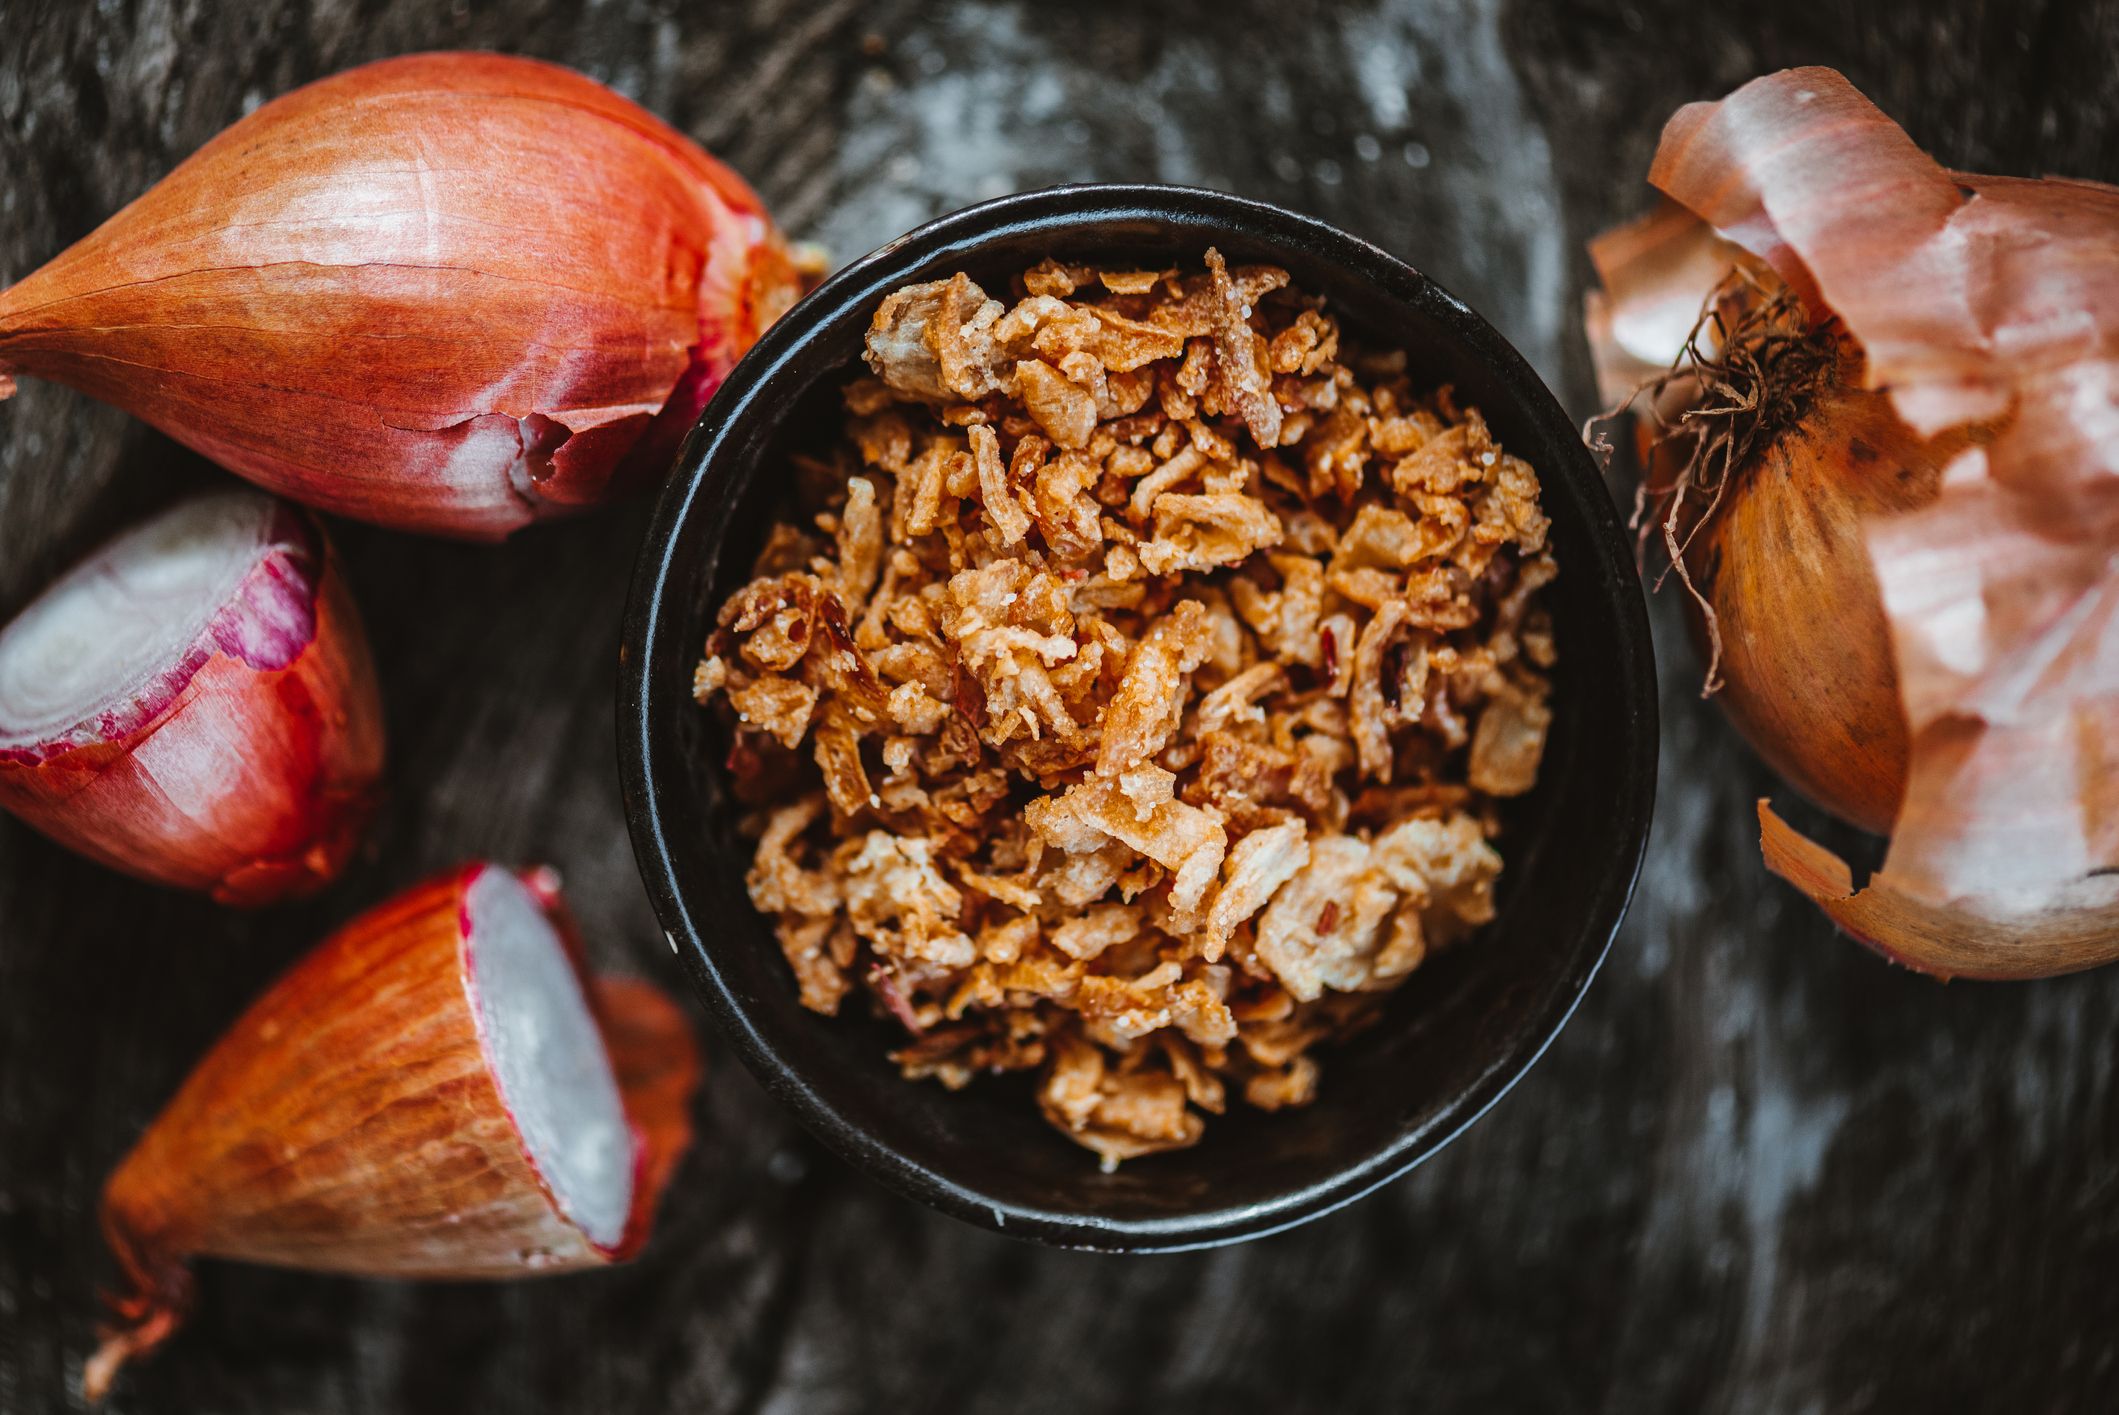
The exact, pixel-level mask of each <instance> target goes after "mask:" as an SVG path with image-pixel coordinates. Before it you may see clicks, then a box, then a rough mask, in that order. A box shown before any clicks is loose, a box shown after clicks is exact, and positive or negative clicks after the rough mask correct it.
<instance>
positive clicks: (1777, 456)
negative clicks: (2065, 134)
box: [1589, 69, 2119, 977]
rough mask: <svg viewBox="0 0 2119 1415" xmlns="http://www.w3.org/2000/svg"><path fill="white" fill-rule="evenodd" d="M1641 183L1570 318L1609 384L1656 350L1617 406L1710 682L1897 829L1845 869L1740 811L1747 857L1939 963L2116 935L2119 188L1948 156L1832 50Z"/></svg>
mask: <svg viewBox="0 0 2119 1415" xmlns="http://www.w3.org/2000/svg"><path fill="white" fill-rule="evenodd" d="M1650 179H1651V180H1652V181H1653V182H1655V183H1656V185H1658V186H1660V187H1661V188H1662V189H1663V190H1664V191H1665V192H1666V193H1667V194H1668V195H1669V196H1671V197H1672V198H1674V199H1675V200H1676V202H1677V203H1679V207H1680V208H1683V209H1682V210H1681V209H1679V208H1666V209H1665V210H1664V211H1661V212H1658V213H1656V214H1654V215H1652V216H1650V217H1649V218H1647V219H1645V220H1643V221H1641V222H1638V223H1635V225H1633V226H1632V227H1629V228H1626V229H1624V230H1622V231H1619V232H1615V233H1612V234H1611V235H1610V236H1608V237H1606V238H1604V239H1602V240H1600V241H1599V242H1598V243H1597V245H1596V247H1594V248H1593V255H1594V256H1595V257H1596V259H1597V263H1598V266H1599V269H1600V273H1601V274H1602V275H1603V276H1604V279H1605V285H1606V296H1605V297H1604V298H1602V299H1599V300H1595V301H1593V302H1592V305H1591V308H1590V311H1589V319H1590V327H1591V332H1592V337H1593V338H1594V339H1595V340H1596V341H1597V342H1598V345H1599V348H1598V350H1597V354H1598V359H1597V362H1598V369H1599V374H1600V378H1601V379H1602V380H1604V381H1605V383H1606V386H1607V389H1608V388H1609V387H1610V385H1611V384H1612V383H1614V382H1618V381H1621V380H1624V379H1626V378H1628V377H1629V376H1633V375H1639V374H1641V373H1643V372H1644V371H1647V370H1650V369H1652V368H1654V367H1655V366H1656V365H1657V364H1659V363H1660V364H1662V365H1663V366H1664V371H1663V372H1661V373H1655V374H1652V375H1651V376H1650V378H1649V379H1648V382H1647V385H1646V387H1645V388H1642V389H1636V390H1629V391H1628V392H1627V393H1626V395H1625V396H1626V398H1627V399H1628V400H1629V401H1630V400H1632V399H1634V398H1635V397H1636V394H1637V393H1638V392H1645V393H1646V394H1647V396H1646V398H1645V399H1642V400H1641V406H1643V407H1644V408H1645V410H1646V412H1647V414H1648V419H1647V421H1648V425H1649V430H1648V434H1647V436H1646V438H1645V442H1644V450H1645V451H1646V453H1647V463H1646V465H1647V474H1646V479H1645V482H1644V487H1645V491H1646V497H1647V501H1648V503H1649V504H1650V505H1652V507H1653V510H1654V513H1655V514H1654V519H1655V520H1656V521H1657V523H1658V524H1659V526H1660V528H1661V529H1662V531H1663V535H1664V543H1665V547H1666V549H1667V551H1668V552H1669V554H1670V556H1671V560H1672V563H1673V568H1674V569H1675V571H1676V572H1677V573H1678V574H1679V575H1680V577H1682V578H1684V579H1686V580H1687V581H1688V582H1691V583H1692V584H1693V586H1694V589H1695V592H1696V595H1697V600H1698V605H1699V610H1700V613H1699V615H1698V619H1697V622H1698V624H1699V626H1700V628H1701V630H1702V638H1703V639H1704V640H1705V642H1706V645H1707V647H1708V651H1709V659H1710V669H1709V687H1710V689H1713V688H1714V687H1716V686H1717V677H1718V674H1717V670H1721V671H1725V672H1726V678H1727V688H1726V692H1725V697H1726V700H1727V701H1728V703H1729V706H1730V708H1731V712H1732V716H1733V717H1734V718H1735V719H1736V720H1737V722H1738V724H1739V725H1740V726H1741V727H1742V728H1743V729H1744V731H1745V733H1746V735H1747V736H1749V737H1750V738H1751V740H1752V741H1753V742H1754V744H1755V745H1757V746H1758V747H1759V750H1760V752H1761V754H1762V755H1764V756H1766V757H1767V758H1768V759H1769V760H1770V761H1771V762H1772V763H1773V764H1774V765H1775V766H1777V767H1778V768H1780V769H1781V771H1782V772H1783V773H1784V774H1785V775H1787V776H1788V777H1789V779H1790V780H1791V781H1792V782H1794V784H1796V785H1797V786H1798V787H1799V788H1801V789H1802V790H1804V791H1805V792H1806V794H1809V795H1811V796H1812V797H1813V798H1815V799H1817V800H1818V801H1820V803H1821V804H1824V805H1826V806H1827V807H1828V808H1829V809H1831V810H1833V811H1835V812H1836V813H1838V814H1840V815H1842V816H1844V817H1845V818H1847V819H1849V820H1851V821H1853V822H1855V823H1856V824H1860V825H1864V826H1867V827H1869V828H1871V829H1876V830H1886V829H1888V830H1890V831H1891V834H1892V842H1891V848H1890V852H1889V855H1888V856H1887V858H1886V861H1885V864H1884V867H1883V868H1882V869H1881V870H1879V871H1877V873H1876V874H1875V875H1874V876H1873V877H1872V879H1871V880H1870V881H1869V883H1868V885H1867V887H1866V888H1863V889H1860V890H1857V889H1856V887H1855V883H1854V880H1853V877H1852V874H1851V871H1849V870H1848V868H1847V867H1846V865H1845V864H1844V862H1842V861H1840V860H1839V859H1838V858H1837V857H1836V856H1833V855H1832V854H1831V853H1830V852H1829V851H1826V850H1823V849H1822V848H1821V847H1819V846H1816V845H1814V844H1813V843H1811V842H1809V841H1807V840H1804V839H1803V838H1802V837H1801V836H1799V835H1797V834H1796V833H1795V832H1793V831H1792V830H1790V829H1789V828H1788V827H1787V826H1786V825H1785V824H1783V823H1782V822H1781V821H1780V820H1779V819H1778V818H1777V817H1775V816H1774V815H1773V814H1772V812H1771V811H1770V810H1767V809H1766V808H1765V807H1764V805H1763V803H1761V824H1762V828H1763V836H1762V843H1763V845H1764V847H1765V851H1766V857H1767V862H1768V864H1769V865H1770V866H1771V867H1772V868H1773V869H1774V870H1775V871H1776V872H1778V873H1780V874H1782V875H1783V876H1784V877H1786V878H1788V879H1790V880H1791V881H1792V882H1794V883H1796V884H1798V885H1799V886H1800V887H1801V888H1803V890H1804V891H1805V892H1806V893H1808V894H1809V895H1810V896H1811V898H1812V899H1813V900H1815V901H1816V902H1817V903H1818V904H1819V905H1820V907H1822V908H1823V909H1824V910H1825V911H1826V912H1827V913H1828V914H1830V915H1831V916H1832V917H1833V918H1834V919H1835V920H1836V921H1837V922H1839V923H1840V924H1841V926H1842V927H1844V928H1845V929H1847V931H1848V932H1850V933H1852V934H1854V935H1855V936H1856V937H1858V938H1861V939H1862V940H1863V941H1865V942H1868V943H1870V944H1871V945H1872V946H1874V947H1876V948H1877V949H1878V950H1879V951H1882V952H1884V953H1885V954H1887V955H1888V956H1890V957H1892V958H1894V959H1896V960H1898V961H1901V962H1904V963H1907V964H1909V965H1911V966H1914V967H1918V968H1922V969H1925V970H1927V971H1930V972H1935V973H1939V974H1943V975H1963V976H1980V977H2025V976H2037V975H2042V974H2047V973H2054V972H2064V971H2068V970H2070V969H2075V968H2083V967H2089V966H2092V965H2094V964H2097V963H2101V962H2105V961H2108V960H2111V959H2113V958H2119V785H2115V783H2119V756H2115V754H2114V753H2113V751H2112V750H2111V747H2110V745H2109V744H2110V743H2111V742H2112V741H2114V740H2119V555H2115V553H2114V549H2113V548H2114V546H2119V459H2115V456H2114V453H2113V450H2112V449H2113V447H2114V446H2115V436H2114V434H2115V432H2119V417H2115V411H2119V266H2115V265H2114V262H2113V261H2112V258H2111V253H2112V251H2113V250H2114V249H2119V189H2113V188H2110V187H2103V186H2099V185H2097V184H2095V183H2088V182H2071V181H2063V180H2058V179H2053V180H2047V181H2021V180H2016V179H2011V178H2003V177H1982V176H1972V175H1967V174H1962V173H1951V172H1948V171H1946V170H1944V169H1943V168H1941V167H1939V166H1938V165H1937V164H1936V163H1934V162H1933V161H1932V160H1931V159H1929V158H1928V157H1927V156H1926V155H1924V154H1922V153H1921V152H1920V151H1919V149H1918V148H1916V147H1914V145H1913V144H1912V142H1911V141H1910V140H1909V139H1908V138H1907V137H1906V135H1905V134H1904V133H1903V132H1901V131H1899V130H1898V128H1897V127H1895V126H1894V125H1893V124H1892V123H1891V122H1890V120H1889V119H1887V118H1885V117H1884V116H1883V115H1882V114H1881V113H1879V112H1878V111H1877V110H1876V109H1875V108H1874V107H1873V106H1872V105H1871V104H1869V103H1868V102H1867V100H1865V99H1863V98H1862V97H1861V95H1860V94H1858V93H1856V92H1855V91H1854V90H1853V89H1852V88H1851V87H1850V86H1849V85H1848V84H1847V83H1846V81H1845V80H1844V79H1843V78H1841V77H1840V76H1839V75H1838V74H1836V73H1833V72H1832V71H1830V70H1827V69H1799V70H1790V71H1788V72H1785V73H1781V74H1775V75H1770V76H1768V77H1767V78H1764V79H1760V80H1757V81H1755V82H1753V83H1752V84H1749V85H1746V86H1745V87H1744V88H1743V89H1741V90H1739V91H1738V92H1737V93H1736V94H1734V95H1732V96H1731V97H1730V98H1729V99H1727V100H1724V101H1723V102H1721V103H1719V104H1695V105H1692V106H1691V107H1689V108H1687V109H1685V110H1684V111H1682V112H1680V113H1679V114H1678V115H1677V116H1676V117H1675V118H1673V119H1672V120H1671V123H1670V125H1669V127H1668V128H1667V129H1666V130H1665V133H1664V137H1663V144H1662V147H1661V149H1660V150H1659V152H1658V153H1657V157H1656V162H1655V166H1654V169H1653V170H1652V172H1651V174H1650ZM1703 273H1704V277H1705V278H1704V280H1703ZM1717 275H1719V277H1720V278H1719V279H1717V278H1716V277H1717ZM1687 287H1689V292H1690V294H1689V297H1690V300H1691V303H1692V307H1693V308H1694V309H1695V310H1696V311H1698V312H1699V313H1698V314H1697V315H1696V318H1697V319H1698V321H1699V325H1698V326H1697V327H1696V328H1694V330H1693V331H1692V335H1691V337H1690V338H1689V339H1688V338H1687V337H1686V336H1685V334H1684V331H1683V330H1679V331H1678V335H1677V337H1676V338H1675V339H1674V340H1673V339H1672V337H1671V329H1672V322H1673V315H1674V313H1675V312H1676V311H1677V310H1679V309H1681V308H1682V307H1683V305H1684V299H1683V298H1682V297H1680V295H1679V293H1678V292H1679V291H1680V290H1683V289H1686V288H1687ZM1680 345H1683V346H1684V347H1682V348H1680V347H1679V346H1680Z"/></svg>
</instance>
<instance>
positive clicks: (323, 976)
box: [84, 864, 699, 1400]
mask: <svg viewBox="0 0 2119 1415" xmlns="http://www.w3.org/2000/svg"><path fill="white" fill-rule="evenodd" d="M698 1072H699V1062H698V1054H697V1050H696V1046H695V1043H694V1042H693V1039H692V1035H691V1031H690V1029H689V1027H688V1026H687V1025H686V1023H685V1021H684V1018H683V1016H682V1015H681V1014H680V1013H679V1012H678V1010H677V1008H676V1007H675V1005H674V1004H672V1003H671V1002H670V1001H669V1000H668V999H666V998H665V997H663V996H662V994H661V993H659V992H658V991H656V990H655V989H654V988H652V987H649V986H648V985H646V984H644V983H638V982H631V981H622V980H615V981H611V982H606V983H604V984H601V985H599V986H596V987H595V988H594V989H593V990H592V988H591V986H590V984H589V982H588V980H587V978H586V977H585V975H584V974H583V973H582V971H581V967H580V960H579V958H578V955H577V950H576V949H575V947H574V946H573V944H572V942H571V939H570V935H569V930H568V929H567V927H566V925H565V922H564V917H563V915H562V913H561V912H560V904H559V900H558V893H557V882H556V880H555V879H554V877H553V876H552V875H551V873H550V872H549V871H532V872H529V873H526V874H524V875H521V876H518V875H516V874H515V873H513V872H512V871H509V870H507V869H504V868H502V867H500V866H497V865H491V864H473V865H469V866H466V867H464V868H462V869H459V870H456V871H454V872H453V873H451V874H449V875H446V876H443V877H442V878H440V879H436V880H433V881H431V882H429V883H427V884H424V885H420V886H418V887H416V888H414V889H412V890H411V891H409V892H407V893H405V894H402V895H400V896H398V897H397V898H396V899H394V900H391V901H390V902H389V903H386V904H384V905H382V906H381V907H379V908H376V909H373V910H370V911H369V912H368V913H366V914H364V915H362V916H361V917H359V918H357V919H355V920H354V921H353V922H352V923H350V924H348V925H346V926H345V927H344V928H343V929H341V930H339V931H338V932H337V933H336V934H334V935H332V936H331V937H330V938H329V939H326V940H325V941H324V942H323V943H322V944H321V945H319V946H318V947H317V949H316V950H315V951H314V952H312V953H311V954H310V955H309V956H308V957H307V958H306V959H304V960H303V961H302V962H301V963H299V964H297V965H296V966H295V968H294V970H293V971H292V972H290V973H288V974H287V975H286V976H285V977H284V978H282V979H281V980H280V981H279V982H278V983H277V984H275V985H274V986H273V987H272V989H271V990H270V991H268V992H267V993H266V994H265V995H264V996H263V997H261V998H260V999H258V1001H257V1002H256V1003H255V1004H253V1005H252V1007H251V1008H250V1010H249V1011H248V1012H247V1013H245V1014H244V1015H243V1017H242V1018H241V1019H240V1020H239V1021H237V1022H236V1024H235V1025H234V1026H233V1027H231V1028H230V1029H229V1031H228V1032H227V1034H226V1035H225V1036H223V1037H222V1039H221V1041H220V1042H219V1044H218V1045H216V1046H215V1047H214V1049H213V1050H212V1051H211V1052H209V1053H208V1054H207V1056H206V1058H205V1060H203V1061H202V1062H200V1063H199V1065H198V1067H197V1069H196V1070H194V1071H193V1072H192V1074H191V1077H190V1079H189V1080H187V1081H186V1082H185V1083H184V1085H183V1088H182V1089H181V1090H179V1091H178V1092H177V1095H176V1097H175V1099H174V1100H172V1101H171V1102H170V1103H169V1105H168V1106H167V1108H165V1109H164V1110H163V1112H162V1114H161V1116H160V1117H159V1118H157V1119H156V1121H155V1122H154V1124H153V1125H152V1126H150V1127H149V1128H148V1131H147V1133H146V1134H145V1135H144V1136H143V1137H142V1138H141V1140H140V1142H139V1144H138V1145H137V1146H135V1147H134V1149H133V1152H132V1153H131V1155H129V1156H128V1157H127V1158H126V1160H125V1162H124V1163H123V1164H121V1165H120V1166H119V1168H118V1170H117V1172H116V1173H115V1174H113V1175H112V1176H111V1179H110V1183H109V1185H108V1187H107V1188H106V1189H105V1191H104V1196H103V1228H104V1233H105V1235H106V1237H107V1238H108V1239H109V1241H110V1244H111V1248H112V1250H113V1251H114V1252H115V1254H116V1255H117V1259H118V1263H119V1266H120V1267H121V1268H122V1270H123V1272H124V1275H125V1278H126V1280H127V1284H128V1289H127V1291H126V1292H125V1293H124V1294H123V1295H122V1296H121V1297H119V1298H118V1299H117V1300H116V1302H115V1304H114V1305H115V1307H116V1310H117V1313H118V1316H119V1317H120V1319H121V1324H120V1325H119V1326H118V1327H117V1328H116V1329H114V1330H113V1331H111V1332H110V1333H108V1334H107V1336H106V1340H105V1342H104V1344H103V1346H102V1348H101V1349H99V1350H98V1351H97V1352H96V1354H95V1356H94V1357H93V1358H92V1359H91V1360H90V1361H89V1363H88V1368H87V1372H86V1376H85V1380H84V1385H85V1389H86V1393H87V1395H88V1398H89V1399H91V1400H96V1399H99V1398H101V1396H102V1395H103V1393H104V1392H106V1391H107V1390H108V1389H109V1388H110V1383H111V1380H112V1378H113V1377H114V1376H115V1374H116V1373H117V1370H118V1368H119V1367H120V1366H121V1365H123V1364H124V1362H125V1361H127V1360H128V1359H131V1358H133V1357H136V1356H140V1355H143V1354H145V1353H146V1352H147V1351H149V1350H152V1349H153V1348H154V1347H156V1346H158V1345H159V1344H160V1343H161V1342H163V1341H164V1340H166V1339H167V1338H168V1336H169V1335H170V1333H171V1332H172V1331H173V1330H174V1329H175V1327H176V1325H177V1324H178V1323H179V1322H180V1321H181V1320H182V1318H183V1314H184V1309H185V1306H186V1304H187V1302H188V1301H189V1298H190V1294H191V1276H190V1270H189V1263H190V1261H191V1260H192V1259H194V1258H202V1257H212V1258H228V1259H234V1260H237V1261H241V1262H250V1263H263V1264H268V1265H272V1266H276V1267H290V1268H302V1269H306V1270H309V1271H314V1272H331V1273H350V1274H355V1275H365V1276H383V1277H406V1278H513V1277H526V1276H530V1275H533V1274H537V1273H551V1272H564V1271H567V1270H569V1269H575V1268H588V1267H598V1266H602V1265H604V1264H607V1263H613V1262H618V1261H621V1260H623V1259H625V1258H628V1257H630V1256H632V1255H633V1253H635V1252H636V1251H637V1250H638V1249H639V1248H640V1246H641V1244H642V1243H644V1242H645V1241H646V1238H647V1233H648V1227H649V1223H650V1221H651V1220H652V1218H653V1215H654V1209H655V1205H656V1201H657V1200H658V1199H659V1197H660V1195H661V1191H662V1188H663V1186H664V1184H665V1183H666V1182H667V1180H668V1179H669V1176H670V1173H671V1171H672V1170H673V1168H674V1167H675V1165H676V1162H677V1160H678V1159H679V1158H680V1157H681V1156H682V1154H683V1152H684V1150H685V1149H686V1148H687V1147H688V1146H689V1144H690V1142H691V1124H690V1119H689V1104H690V1098H691V1093H692V1091H693V1090H694V1089H695V1087H696V1085H697V1081H698Z"/></svg>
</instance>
